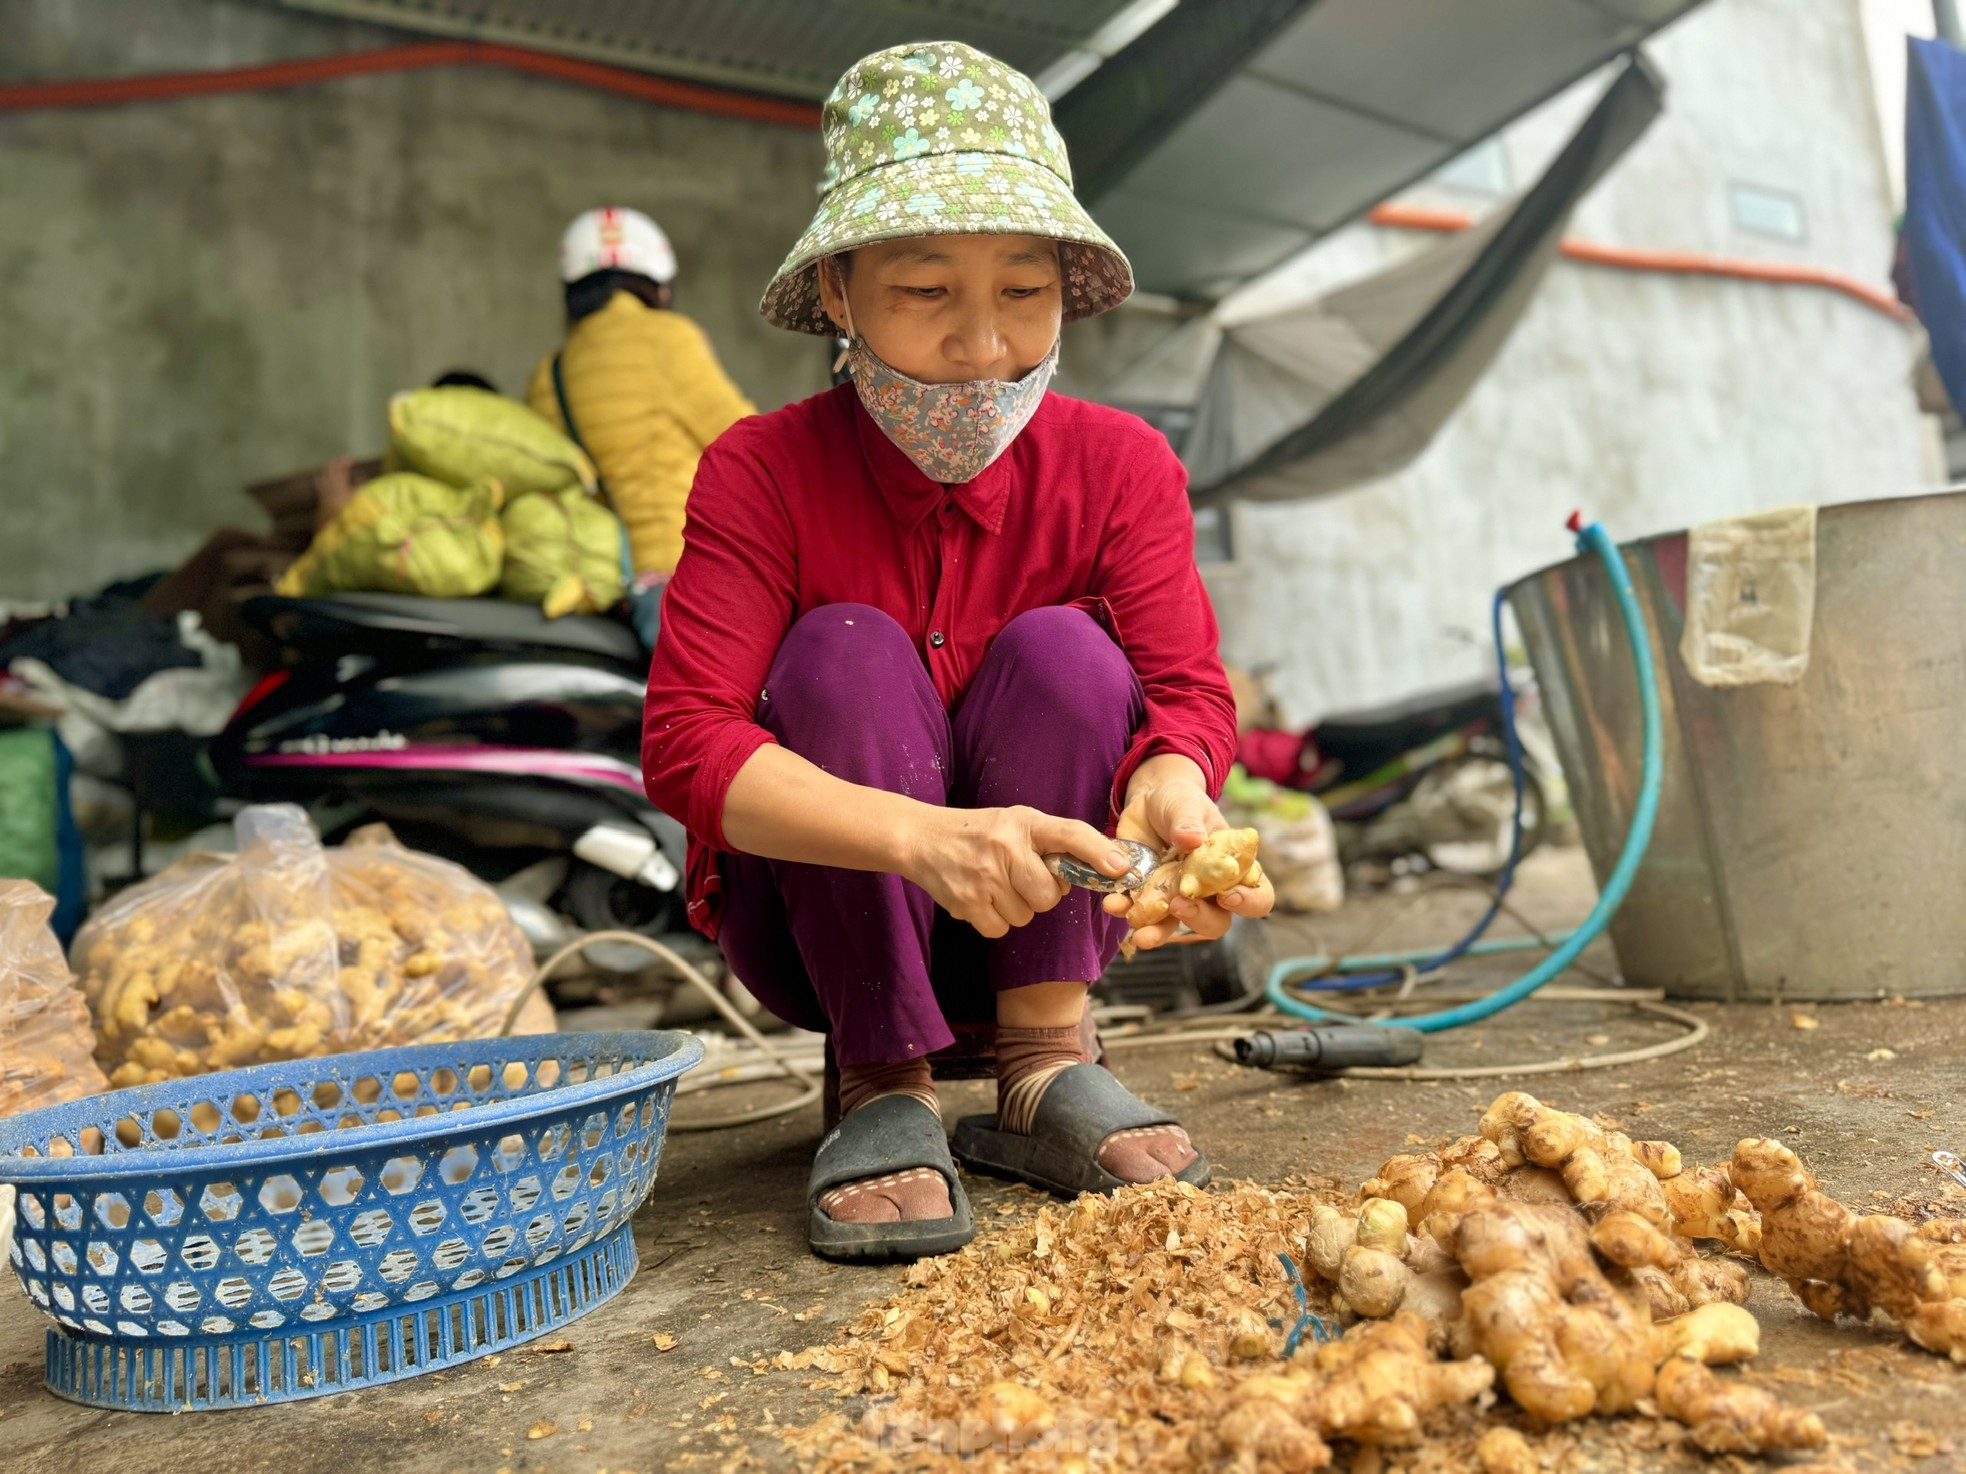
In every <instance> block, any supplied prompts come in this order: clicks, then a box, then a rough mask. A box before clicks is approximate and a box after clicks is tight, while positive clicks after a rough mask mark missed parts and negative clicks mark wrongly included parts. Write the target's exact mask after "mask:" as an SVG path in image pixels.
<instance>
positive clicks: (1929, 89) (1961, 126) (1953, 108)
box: [1903, 37, 1966, 414]
mask: <svg viewBox="0 0 1966 1474" xmlns="http://www.w3.org/2000/svg"><path fill="white" fill-rule="evenodd" d="M1903 240H1904V245H1905V252H1906V256H1907V258H1908V260H1909V263H1910V266H1911V306H1912V309H1913V310H1914V311H1915V312H1917V314H1918V318H1919V321H1920V322H1922V323H1924V324H1925V331H1926V332H1927V333H1928V334H1930V335H1931V339H1932V363H1933V365H1934V366H1935V367H1936V368H1937V369H1938V371H1939V378H1940V379H1941V380H1942V381H1944V383H1945V386H1946V394H1947V396H1948V397H1949V398H1950V399H1951V400H1952V403H1953V407H1954V408H1955V409H1958V410H1959V411H1960V412H1961V413H1962V414H1966V51H1961V50H1960V49H1959V48H1958V47H1956V46H1953V45H1951V44H1950V43H1948V42H1945V41H1921V40H1918V39H1917V38H1916V37H1914V38H1912V41H1911V56H1910V67H1909V71H1908V73H1907V77H1906V86H1905V221H1904V231H1903Z"/></svg>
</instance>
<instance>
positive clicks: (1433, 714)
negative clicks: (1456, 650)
mask: <svg viewBox="0 0 1966 1474" xmlns="http://www.w3.org/2000/svg"><path fill="white" fill-rule="evenodd" d="M1499 693H1500V688H1499V687H1498V686H1497V685H1496V684H1495V682H1494V681H1493V680H1484V681H1471V682H1468V683H1466V684H1464V685H1459V686H1449V687H1446V688H1444V689H1442V690H1436V691H1425V692H1422V693H1420V694H1419V695H1417V696H1410V697H1407V698H1406V699H1405V700H1403V701H1397V702H1394V703H1392V704H1390V705H1387V706H1380V707H1373V708H1369V709H1367V710H1363V711H1350V712H1343V713H1340V714H1339V715H1337V716H1333V717H1328V718H1326V719H1325V720H1324V721H1322V722H1319V723H1318V724H1317V726H1316V727H1314V728H1312V729H1311V740H1312V741H1313V742H1314V743H1316V744H1317V750H1318V751H1319V752H1320V753H1322V754H1324V755H1326V756H1338V755H1341V754H1344V753H1385V754H1387V755H1388V756H1390V755H1391V754H1393V753H1395V752H1401V751H1404V750H1406V749H1407V748H1411V747H1417V746H1419V745H1420V744H1421V743H1424V742H1429V741H1431V740H1432V739H1434V738H1435V737H1438V736H1440V735H1441V734H1442V733H1443V732H1450V731H1452V730H1454V729H1455V728H1456V727H1459V726H1463V725H1465V724H1466V723H1468V722H1471V721H1474V720H1476V719H1477V718H1479V717H1483V716H1491V715H1493V714H1494V713H1495V711H1496V704H1497V701H1498V699H1499Z"/></svg>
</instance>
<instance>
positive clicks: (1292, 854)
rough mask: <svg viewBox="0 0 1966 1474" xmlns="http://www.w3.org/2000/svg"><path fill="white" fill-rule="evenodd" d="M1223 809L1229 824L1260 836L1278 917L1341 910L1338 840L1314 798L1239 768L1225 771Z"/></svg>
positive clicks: (1342, 880)
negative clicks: (1227, 773) (1287, 912)
mask: <svg viewBox="0 0 1966 1474" xmlns="http://www.w3.org/2000/svg"><path fill="white" fill-rule="evenodd" d="M1222 808H1223V810H1224V812H1225V813H1227V814H1228V815H1229V816H1230V822H1232V823H1240V824H1247V825H1249V826H1251V827H1253V828H1254V829H1255V830H1256V833H1257V834H1258V835H1259V836H1260V838H1261V846H1260V851H1261V854H1262V856H1263V873H1264V874H1265V875H1267V876H1269V878H1270V885H1271V887H1272V888H1273V889H1274V890H1275V891H1276V896H1277V909H1278V910H1279V911H1296V912H1320V911H1336V910H1337V909H1338V908H1339V907H1340V906H1342V905H1344V903H1345V867H1344V864H1343V863H1342V862H1341V861H1340V859H1339V857H1338V834H1337V831H1336V830H1335V829H1334V828H1333V827H1332V824H1331V816H1330V815H1329V814H1328V813H1326V812H1325V809H1324V805H1323V804H1321V803H1319V802H1318V801H1317V799H1316V798H1314V797H1313V796H1312V795H1310V794H1308V793H1302V792H1300V791H1298V790H1297V789H1294V788H1284V787H1282V786H1281V785H1279V784H1276V783H1272V782H1270V781H1269V780H1268V779H1267V778H1254V777H1251V776H1250V775H1249V774H1248V773H1247V772H1246V771H1244V769H1243V768H1242V766H1241V765H1240V764H1238V765H1237V766H1235V767H1234V768H1231V769H1230V770H1229V781H1228V783H1227V784H1226V785H1225V786H1224V788H1223V792H1222Z"/></svg>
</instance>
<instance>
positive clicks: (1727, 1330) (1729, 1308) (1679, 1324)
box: [1652, 1303, 1761, 1367]
mask: <svg viewBox="0 0 1966 1474" xmlns="http://www.w3.org/2000/svg"><path fill="white" fill-rule="evenodd" d="M1652 1331H1653V1338H1654V1341H1655V1343H1656V1346H1657V1350H1658V1357H1659V1360H1660V1361H1662V1362H1663V1361H1665V1360H1667V1359H1668V1358H1670V1357H1675V1356H1689V1357H1691V1358H1692V1359H1693V1360H1694V1361H1697V1362H1700V1363H1702V1364H1703V1365H1705V1366H1710V1367H1717V1366H1726V1365H1728V1364H1729V1363H1732V1362H1737V1361H1752V1360H1753V1359H1754V1358H1755V1357H1756V1356H1758V1355H1759V1354H1760V1352H1761V1322H1759V1321H1757V1320H1756V1319H1755V1318H1754V1316H1753V1315H1752V1314H1750V1313H1749V1312H1748V1311H1746V1310H1744V1309H1742V1308H1741V1307H1740V1306H1738V1305H1727V1304H1721V1303H1716V1304H1712V1305H1702V1306H1701V1307H1700V1308H1699V1309H1698V1310H1695V1311H1692V1312H1690V1313H1689V1314H1686V1315H1682V1316H1680V1317H1678V1318H1677V1319H1675V1320H1669V1321H1667V1322H1666V1323H1665V1324H1664V1325H1662V1326H1654V1327H1653V1328H1652Z"/></svg>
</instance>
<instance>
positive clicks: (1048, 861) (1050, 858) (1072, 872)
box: [1044, 839, 1160, 892]
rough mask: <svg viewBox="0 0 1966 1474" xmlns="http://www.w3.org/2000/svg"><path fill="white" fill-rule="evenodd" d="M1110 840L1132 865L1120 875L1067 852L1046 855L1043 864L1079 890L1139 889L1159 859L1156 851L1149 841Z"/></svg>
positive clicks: (1158, 853)
mask: <svg viewBox="0 0 1966 1474" xmlns="http://www.w3.org/2000/svg"><path fill="white" fill-rule="evenodd" d="M1113 843H1114V844H1116V845H1118V846H1119V847H1120V848H1121V849H1122V850H1124V851H1126V853H1127V854H1128V855H1130V856H1132V858H1133V864H1132V866H1131V867H1130V868H1129V869H1128V870H1127V872H1126V874H1124V875H1118V876H1114V875H1104V874H1101V873H1100V872H1099V871H1097V870H1094V869H1093V868H1092V867H1091V866H1090V865H1088V864H1086V863H1085V862H1084V861H1083V860H1077V859H1074V858H1073V857H1072V856H1070V855H1046V856H1045V857H1044V868H1045V869H1047V870H1049V871H1050V872H1051V873H1052V874H1053V875H1055V876H1057V877H1058V878H1059V879H1060V880H1062V881H1064V882H1065V884H1067V885H1075V886H1077V887H1079V889H1081V890H1088V891H1107V892H1113V891H1137V890H1139V889H1140V887H1141V886H1143V885H1145V884H1146V883H1147V877H1148V875H1149V874H1151V873H1152V872H1153V868H1154V866H1156V865H1158V864H1159V863H1160V852H1159V851H1158V850H1156V849H1154V847H1153V846H1152V845H1144V844H1141V843H1140V842H1139V841H1138V840H1133V839H1116V840H1114V841H1113Z"/></svg>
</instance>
